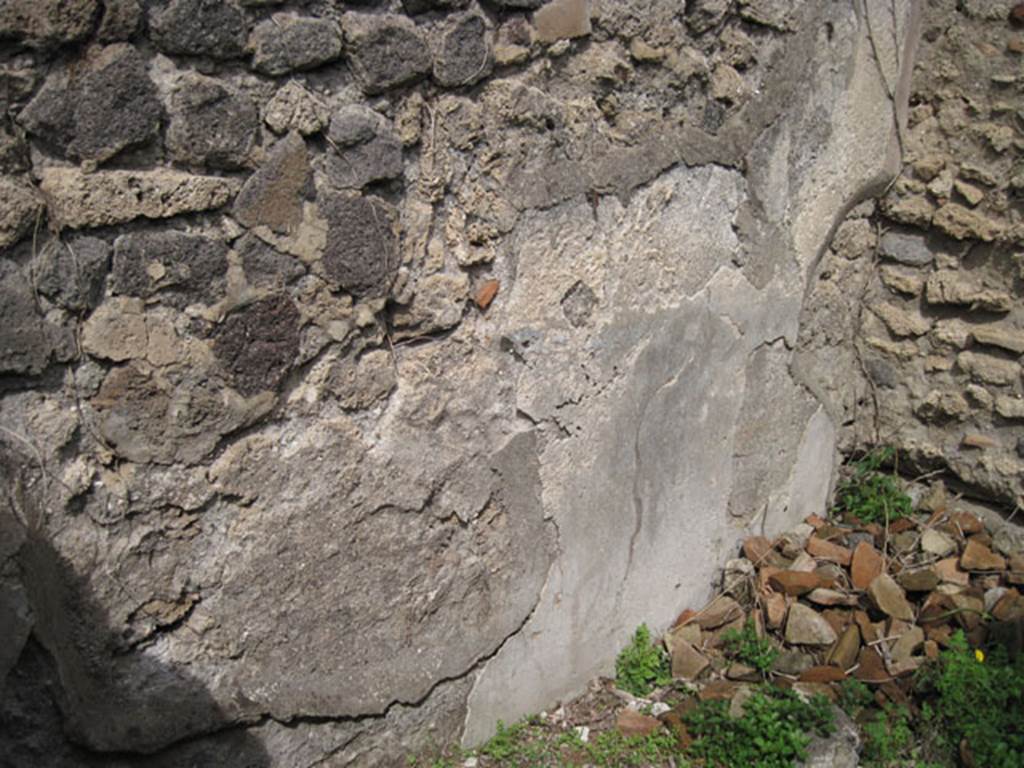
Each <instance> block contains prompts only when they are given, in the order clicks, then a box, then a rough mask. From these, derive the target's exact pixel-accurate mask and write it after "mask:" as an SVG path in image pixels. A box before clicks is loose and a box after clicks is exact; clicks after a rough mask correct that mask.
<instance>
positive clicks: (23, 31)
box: [0, 0, 99, 48]
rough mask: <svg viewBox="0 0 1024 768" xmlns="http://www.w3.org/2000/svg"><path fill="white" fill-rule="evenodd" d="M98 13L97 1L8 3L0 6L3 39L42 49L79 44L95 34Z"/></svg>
mask: <svg viewBox="0 0 1024 768" xmlns="http://www.w3.org/2000/svg"><path fill="white" fill-rule="evenodd" d="M98 9H99V3H98V2H97V0H70V1H69V0H32V2H28V3H26V2H19V0H5V1H4V2H3V3H0V39H4V38H14V39H16V40H20V41H22V42H24V43H25V44H26V45H29V46H32V47H40V48H43V47H50V46H57V45H62V44H64V43H73V42H77V41H79V40H83V39H84V38H86V37H88V36H89V34H90V33H91V32H92V28H93V23H94V21H95V18H96V14H97V11H98Z"/></svg>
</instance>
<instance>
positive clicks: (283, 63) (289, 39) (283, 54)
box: [249, 13, 341, 75]
mask: <svg viewBox="0 0 1024 768" xmlns="http://www.w3.org/2000/svg"><path fill="white" fill-rule="evenodd" d="M249 45H250V47H251V48H252V49H253V57H252V66H253V69H255V70H256V71H257V72H263V73H264V74H267V75H285V74H288V73H289V72H296V71H298V70H303V69H314V68H316V67H319V66H321V65H323V64H326V63H328V62H331V61H334V60H336V59H338V58H339V57H340V56H341V30H340V29H339V28H338V25H337V24H335V23H334V22H333V21H330V20H329V19H317V18H311V17H310V18H305V17H301V16H296V15H294V14H284V13H279V14H275V15H274V16H272V17H271V18H269V19H268V20H267V21H264V22H262V23H260V24H257V25H256V28H255V29H253V31H252V35H251V37H250V38H249Z"/></svg>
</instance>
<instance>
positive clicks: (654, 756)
mask: <svg viewBox="0 0 1024 768" xmlns="http://www.w3.org/2000/svg"><path fill="white" fill-rule="evenodd" d="M580 744H581V746H582V748H583V753H584V754H585V755H586V762H587V764H589V765H595V766H600V768H617V766H645V765H651V764H652V763H659V762H663V761H665V760H667V759H668V758H669V757H673V756H676V757H677V756H678V754H679V753H678V751H677V748H676V739H675V737H674V736H673V735H672V734H671V733H669V732H668V731H667V730H665V729H661V730H658V731H655V732H654V733H651V734H649V735H648V736H623V735H622V734H621V733H619V732H618V731H602V732H601V733H598V734H596V735H595V736H594V738H593V740H592V741H590V742H588V743H586V744H583V743H582V742H580ZM678 764H679V763H678V761H677V765H678Z"/></svg>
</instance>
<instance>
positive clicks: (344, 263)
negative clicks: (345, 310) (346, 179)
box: [320, 193, 398, 296]
mask: <svg viewBox="0 0 1024 768" xmlns="http://www.w3.org/2000/svg"><path fill="white" fill-rule="evenodd" d="M320 208H321V212H322V213H323V216H324V218H326V219H327V226H328V229H327V247H326V249H325V251H324V256H323V263H324V271H325V273H326V274H327V277H328V279H329V280H331V281H332V282H333V284H334V285H335V286H336V287H338V288H342V289H344V290H346V291H348V292H349V293H353V294H355V295H357V296H384V295H386V294H387V292H388V290H389V289H390V288H391V283H392V282H393V281H394V279H395V276H396V275H397V273H398V252H397V243H396V237H395V229H394V228H395V216H394V213H393V211H392V209H391V207H390V206H389V205H388V204H387V203H385V202H384V201H383V200H380V199H378V198H375V197H362V196H355V195H350V194H345V193H336V194H329V195H321V197H320Z"/></svg>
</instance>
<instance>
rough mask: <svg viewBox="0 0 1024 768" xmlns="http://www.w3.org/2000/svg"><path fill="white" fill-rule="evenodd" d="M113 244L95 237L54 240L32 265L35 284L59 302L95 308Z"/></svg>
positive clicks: (61, 304)
mask: <svg viewBox="0 0 1024 768" xmlns="http://www.w3.org/2000/svg"><path fill="white" fill-rule="evenodd" d="M109 266H110V246H109V245H107V243H106V242H105V241H103V240H100V239H98V238H95V237H76V238H72V239H69V240H68V241H67V242H62V241H60V240H58V239H56V238H55V239H53V240H50V241H49V242H47V243H46V245H44V246H43V247H42V248H41V249H40V251H39V255H38V258H37V259H36V261H35V263H34V264H33V266H32V272H33V275H34V277H35V286H36V290H38V291H39V292H40V293H41V294H43V295H44V296H46V297H47V298H48V299H50V301H52V302H54V303H55V304H57V305H58V306H61V307H64V308H66V309H72V310H82V309H91V308H92V307H94V306H96V305H97V304H98V303H99V301H100V299H101V298H102V296H103V284H104V279H105V278H106V275H107V269H108V268H109Z"/></svg>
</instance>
